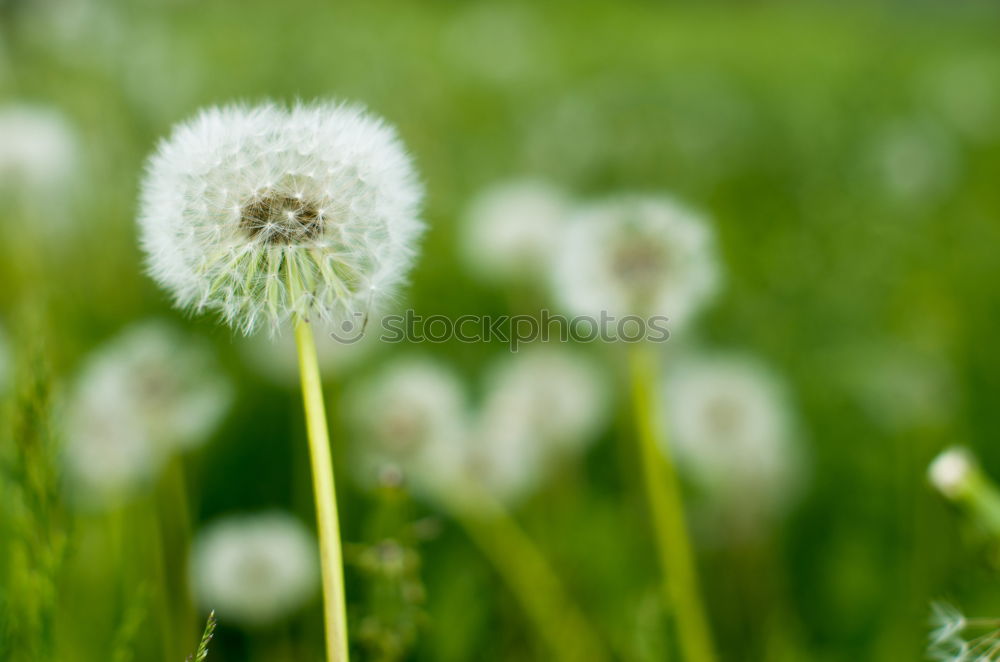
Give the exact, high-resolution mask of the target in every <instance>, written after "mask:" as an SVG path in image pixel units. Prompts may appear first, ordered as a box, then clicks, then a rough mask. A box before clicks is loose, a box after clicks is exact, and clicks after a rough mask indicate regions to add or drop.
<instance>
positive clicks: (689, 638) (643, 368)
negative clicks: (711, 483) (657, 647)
mask: <svg viewBox="0 0 1000 662" xmlns="http://www.w3.org/2000/svg"><path fill="white" fill-rule="evenodd" d="M630 349H631V351H630V356H629V359H630V363H631V372H632V398H633V404H634V407H635V409H634V413H635V420H636V428H637V429H636V433H637V434H636V440H637V442H638V444H639V462H640V464H641V465H642V477H643V483H644V485H645V492H646V500H647V502H648V505H649V514H650V517H651V518H652V525H653V532H654V538H655V540H656V548H657V552H658V555H659V560H660V569H661V571H662V574H663V591H664V596H665V597H666V600H667V604H668V606H669V607H671V608H672V612H673V615H674V620H675V622H676V624H677V636H678V640H679V644H680V649H681V652H682V654H683V656H684V659H685V660H686V662H714V660H715V653H714V650H713V648H712V639H711V633H710V631H709V627H708V621H707V619H706V618H705V609H704V606H703V604H702V601H701V596H700V594H699V592H698V577H697V569H696V567H695V561H694V554H693V553H692V551H691V542H690V540H689V539H688V533H687V525H686V523H685V521H684V507H683V504H682V500H681V489H680V483H679V482H678V480H677V474H676V472H675V470H674V465H673V462H672V460H671V458H670V453H669V449H668V447H667V445H666V444H665V443H663V441H665V431H664V429H663V424H662V422H661V420H660V416H659V414H658V412H659V411H660V402H659V398H658V394H659V390H658V385H657V378H656V377H657V371H658V366H657V361H656V357H655V356H653V355H652V352H651V350H650V348H649V346H648V345H645V344H636V345H634V346H632V347H631V348H630Z"/></svg>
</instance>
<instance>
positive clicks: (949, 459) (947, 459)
mask: <svg viewBox="0 0 1000 662" xmlns="http://www.w3.org/2000/svg"><path fill="white" fill-rule="evenodd" d="M975 470H976V460H975V458H974V457H972V454H971V453H970V452H969V451H968V450H967V449H965V448H960V447H953V448H949V449H947V450H944V451H942V452H941V453H940V454H939V455H938V456H937V457H936V458H934V460H933V461H932V462H931V464H930V467H928V469H927V477H928V479H929V480H930V482H931V485H933V486H934V488H935V489H937V490H938V491H939V492H940V493H941V494H942V495H943V496H944V497H945V498H947V499H952V500H954V499H957V498H959V497H960V496H961V495H962V492H963V490H964V489H965V488H966V486H967V485H968V484H969V482H968V481H969V477H970V476H971V475H972V474H973V472H975Z"/></svg>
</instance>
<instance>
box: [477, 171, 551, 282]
mask: <svg viewBox="0 0 1000 662" xmlns="http://www.w3.org/2000/svg"><path fill="white" fill-rule="evenodd" d="M569 213H570V204H569V200H568V199H567V198H566V196H565V195H564V194H563V193H562V192H560V191H559V190H557V189H556V188H554V187H553V186H551V185H549V184H547V183H546V182H544V181H539V180H532V179H525V180H516V181H511V182H505V183H503V184H500V185H497V186H494V187H492V188H489V189H487V190H486V191H483V192H482V193H481V194H479V195H478V196H477V197H476V198H475V199H474V200H473V201H472V203H471V204H470V205H469V208H468V209H467V210H466V212H465V220H464V224H463V231H464V236H463V249H464V253H465V260H466V262H467V264H468V266H469V269H471V270H472V271H473V272H474V273H476V274H479V275H480V276H481V277H483V278H484V279H485V280H490V281H495V282H501V281H506V280H525V279H531V278H541V277H542V276H544V274H545V270H546V268H547V266H548V264H549V261H550V260H551V256H552V254H553V252H554V250H555V248H556V246H557V242H558V241H559V235H560V232H561V230H562V228H563V225H564V223H565V220H566V217H567V216H568V215H569Z"/></svg>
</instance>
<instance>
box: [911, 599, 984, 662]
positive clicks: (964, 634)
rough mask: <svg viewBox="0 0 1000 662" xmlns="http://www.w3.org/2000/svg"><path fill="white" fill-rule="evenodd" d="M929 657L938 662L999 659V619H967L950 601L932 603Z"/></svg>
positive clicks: (969, 661) (976, 661) (982, 661)
mask: <svg viewBox="0 0 1000 662" xmlns="http://www.w3.org/2000/svg"><path fill="white" fill-rule="evenodd" d="M931 626H932V628H933V629H932V630H931V633H930V642H929V645H928V648H927V654H928V657H929V658H930V659H932V660H937V661H938V662H996V661H997V660H1000V620H998V619H995V618H966V617H965V616H964V615H963V614H962V612H961V611H959V610H958V609H956V608H955V607H953V606H952V605H949V604H947V603H942V602H935V603H933V604H932V605H931Z"/></svg>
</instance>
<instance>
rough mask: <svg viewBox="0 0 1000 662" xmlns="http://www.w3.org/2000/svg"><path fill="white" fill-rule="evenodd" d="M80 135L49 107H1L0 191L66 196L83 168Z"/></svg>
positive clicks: (12, 105) (20, 104) (25, 105)
mask: <svg viewBox="0 0 1000 662" xmlns="http://www.w3.org/2000/svg"><path fill="white" fill-rule="evenodd" d="M79 155H80V146H79V139H78V137H77V134H76V131H75V130H74V129H73V127H72V125H71V124H70V122H69V121H68V120H67V119H66V117H64V116H63V114H62V113H61V112H60V111H59V110H57V109H55V108H50V107H47V106H41V105H34V104H26V103H12V104H6V105H3V106H0V190H5V191H6V190H7V189H10V192H14V193H17V194H20V195H22V196H25V197H33V196H47V195H50V194H52V193H54V192H59V193H60V195H61V196H62V195H64V193H65V187H66V186H67V184H68V183H69V182H70V181H71V180H72V178H73V177H74V175H76V173H77V170H78V168H79Z"/></svg>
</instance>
